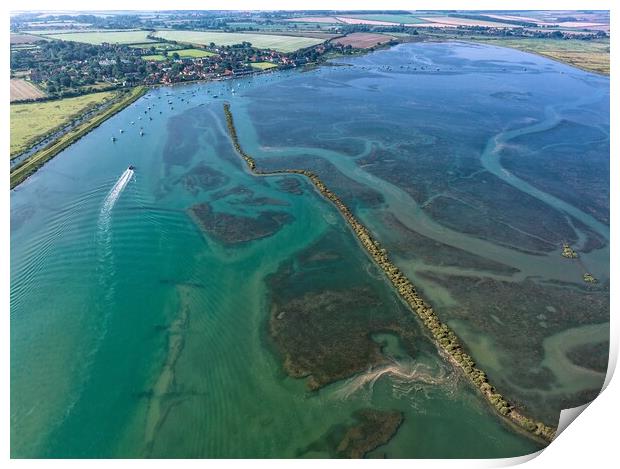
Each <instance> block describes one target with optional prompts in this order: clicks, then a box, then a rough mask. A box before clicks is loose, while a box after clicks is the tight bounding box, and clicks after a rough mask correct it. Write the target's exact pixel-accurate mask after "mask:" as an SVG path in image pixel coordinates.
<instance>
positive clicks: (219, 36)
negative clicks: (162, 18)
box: [155, 30, 324, 52]
mask: <svg viewBox="0 0 620 469" xmlns="http://www.w3.org/2000/svg"><path fill="white" fill-rule="evenodd" d="M155 35H156V36H157V37H160V38H162V39H166V40H169V41H178V42H185V43H188V44H201V45H208V44H209V43H211V42H213V43H215V44H216V45H218V46H231V45H233V44H240V43H242V42H243V41H246V42H250V43H252V45H253V46H254V47H257V48H259V49H273V50H277V51H280V52H293V51H295V50H297V49H301V48H304V47H310V46H314V45H316V44H321V43H322V42H324V40H323V39H316V38H311V37H299V36H277V35H272V34H242V33H219V32H211V31H176V30H166V31H157V32H156V33H155Z"/></svg>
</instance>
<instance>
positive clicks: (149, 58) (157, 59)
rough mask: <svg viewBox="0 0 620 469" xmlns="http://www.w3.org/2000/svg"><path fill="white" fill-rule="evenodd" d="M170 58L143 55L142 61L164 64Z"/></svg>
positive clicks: (158, 55) (159, 55)
mask: <svg viewBox="0 0 620 469" xmlns="http://www.w3.org/2000/svg"><path fill="white" fill-rule="evenodd" d="M167 58H168V57H166V56H165V55H162V54H153V55H143V56H142V60H146V61H147V62H163V61H164V60H166V59H167Z"/></svg>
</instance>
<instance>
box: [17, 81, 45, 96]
mask: <svg viewBox="0 0 620 469" xmlns="http://www.w3.org/2000/svg"><path fill="white" fill-rule="evenodd" d="M44 96H45V93H44V92H43V91H41V90H40V89H39V88H37V87H36V86H34V85H33V84H32V83H30V82H29V81H26V80H24V79H21V78H11V102H13V101H22V100H24V99H36V98H42V97H44Z"/></svg>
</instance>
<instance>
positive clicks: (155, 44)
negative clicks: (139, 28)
mask: <svg viewBox="0 0 620 469" xmlns="http://www.w3.org/2000/svg"><path fill="white" fill-rule="evenodd" d="M129 47H131V48H134V49H143V48H149V49H150V48H151V47H154V48H155V49H156V50H158V51H161V50H174V49H181V46H179V45H178V44H170V43H168V42H139V43H137V44H130V45H129Z"/></svg>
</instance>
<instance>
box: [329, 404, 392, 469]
mask: <svg viewBox="0 0 620 469" xmlns="http://www.w3.org/2000/svg"><path fill="white" fill-rule="evenodd" d="M355 418H356V420H357V421H358V423H357V424H356V425H353V426H351V427H349V429H348V430H347V432H346V433H345V435H344V437H343V438H342V441H340V444H339V445H338V448H337V450H338V453H339V454H340V455H341V456H344V457H347V458H355V459H359V458H363V457H364V456H365V455H366V454H368V453H369V452H371V451H372V450H374V449H376V448H378V447H379V446H382V445H384V444H386V443H387V442H388V441H390V440H391V439H392V437H393V436H394V435H395V434H396V431H397V430H398V427H400V425H401V424H402V423H403V414H402V413H401V412H397V411H392V412H390V411H381V410H376V409H361V410H358V411H357V412H355Z"/></svg>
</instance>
